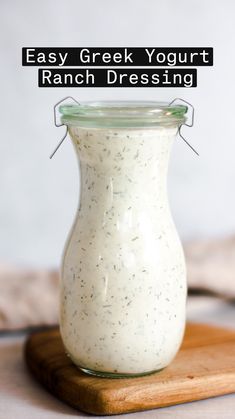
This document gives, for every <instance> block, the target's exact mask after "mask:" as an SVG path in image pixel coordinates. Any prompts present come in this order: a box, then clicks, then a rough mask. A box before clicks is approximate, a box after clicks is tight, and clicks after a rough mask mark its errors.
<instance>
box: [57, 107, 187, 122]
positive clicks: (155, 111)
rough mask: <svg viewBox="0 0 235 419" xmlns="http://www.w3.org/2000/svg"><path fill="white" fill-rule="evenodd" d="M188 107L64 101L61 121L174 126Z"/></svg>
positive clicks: (182, 117) (181, 120) (184, 115)
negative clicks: (68, 102) (67, 102)
mask: <svg viewBox="0 0 235 419" xmlns="http://www.w3.org/2000/svg"><path fill="white" fill-rule="evenodd" d="M187 110H188V107H187V106H184V105H175V104H174V105H172V106H170V105H169V103H167V102H154V101H101V102H82V103H80V104H74V103H73V104H64V105H61V106H60V107H59V111H60V113H61V122H62V123H63V124H66V125H77V126H88V127H106V126H107V127H120V128H121V127H153V126H161V125H164V126H175V125H177V126H178V125H181V124H182V123H184V122H185V117H186V113H187Z"/></svg>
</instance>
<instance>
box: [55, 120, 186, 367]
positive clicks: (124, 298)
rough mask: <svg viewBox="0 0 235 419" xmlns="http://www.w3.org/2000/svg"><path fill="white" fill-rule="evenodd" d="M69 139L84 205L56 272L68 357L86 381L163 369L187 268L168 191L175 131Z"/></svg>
mask: <svg viewBox="0 0 235 419" xmlns="http://www.w3.org/2000/svg"><path fill="white" fill-rule="evenodd" d="M69 131H70V135H71V137H72V139H73V143H74V146H75V149H76V151H77V153H78V155H79V160H80V171H81V197H80V206H79V210H78V213H77V217H76V221H75V223H74V226H73V229H72V232H71V234H70V237H69V239H68V242H67V246H66V249H65V253H64V260H63V266H62V279H61V334H62V338H63V342H64V345H65V348H66V350H67V352H68V354H69V355H70V356H71V358H72V360H73V361H74V363H75V364H77V365H78V366H79V367H81V368H84V369H85V370H90V371H91V372H92V371H93V372H100V373H111V374H121V375H128V374H143V373H147V372H151V371H156V370H160V369H162V368H164V367H165V366H167V365H168V364H169V363H170V362H171V360H172V359H173V357H174V356H175V354H176V352H177V350H178V349H179V346H180V344H181V341H182V336H183V332H184V326H185V300H186V279H185V263H184V256H183V251H182V247H181V244H180V241H179V238H178V235H177V233H176V230H175V227H174V224H173V221H172V218H171V215H170V212H169V208H168V200H167V187H166V177H167V167H168V160H169V153H170V148H171V144H172V141H173V138H174V136H175V134H176V131H177V127H174V128H172V127H156V128H143V129H141V128H138V129H136V128H133V129H132V128H117V129H115V128H81V127H76V126H70V129H69Z"/></svg>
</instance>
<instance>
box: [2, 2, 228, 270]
mask: <svg viewBox="0 0 235 419" xmlns="http://www.w3.org/2000/svg"><path fill="white" fill-rule="evenodd" d="M0 7H1V18H0V19H1V21H0V28H1V32H2V35H1V37H0V45H1V59H2V60H1V62H2V64H1V78H0V82H1V112H0V115H1V141H0V167H1V175H0V236H1V239H0V259H1V260H5V261H15V262H17V263H21V264H28V265H36V266H42V265H43V266H57V265H58V264H59V260H60V256H61V251H62V248H63V245H64V242H65V238H66V236H67V233H68V230H69V228H70V226H71V223H72V220H73V216H74V213H75V209H76V205H77V200H78V194H79V182H78V173H77V164H76V158H75V155H74V151H73V149H72V146H71V144H70V142H69V140H67V141H66V142H65V143H64V145H63V147H61V149H60V151H59V152H58V153H57V155H56V156H55V157H54V159H53V160H52V161H50V160H49V154H50V153H51V151H52V150H53V148H54V147H55V145H56V144H57V142H58V141H59V139H60V138H61V136H62V134H63V128H55V127H54V126H53V111H52V110H53V105H54V103H56V102H57V101H58V100H60V99H61V98H63V97H64V96H66V95H68V94H71V95H74V97H76V98H77V99H79V100H93V99H94V100H96V99H151V100H171V99H172V98H174V97H182V98H184V99H186V100H188V101H189V102H191V103H193V104H194V106H195V112H196V119H195V126H194V128H193V129H189V128H188V129H187V128H185V129H184V130H183V132H184V134H185V136H187V138H188V139H189V140H190V142H191V143H192V144H193V145H194V146H195V147H196V148H197V150H199V152H200V158H197V157H196V156H195V155H194V154H193V153H192V152H191V151H190V150H189V149H188V148H187V147H186V146H185V145H184V143H183V142H182V140H180V139H177V140H176V142H175V146H174V150H173V153H172V159H171V165H170V173H169V195H170V201H171V207H172V212H173V215H174V218H175V222H176V225H177V227H178V229H179V232H180V234H181V237H182V238H183V239H184V240H188V239H191V238H195V237H210V236H220V235H226V234H230V233H232V232H233V231H234V230H235V200H234V180H235V165H234V160H235V157H234V152H235V138H234V106H235V104H234V94H235V92H234V76H233V68H234V65H235V58H234V12H235V3H234V1H233V0H223V1H222V0H208V1H203V0H198V1H196V0H195V1H194V0H178V1H175V0H160V1H159V0H158V1H155V0H148V1H139V0H123V1H115V2H114V1H111V0H99V1H95V0H94V1H91V0H90V1H84V0H83V1H78V0H57V1H52V0H41V1H37V2H33V1H30V0H28V1H27V0H19V1H17V0H1V6H0ZM23 46H28V47H30V46H32V47H34V46H35V47H36V46H39V47H40V46H41V47H43V46H45V47H46V46H48V47H49V46H54V47H55V46H58V47H62V46H64V47H67V46H74V47H76V46H82V47H86V46H97V47H99V46H123V47H125V46H143V47H146V46H148V47H151V46H152V47H164V46H165V47H171V46H172V47H174V46H175V47H180V46H196V47H197V46H200V47H203V46H212V47H214V55H215V60H214V61H215V65H214V67H213V68H211V67H204V68H199V69H198V87H197V88H196V89H186V88H184V89H158V88H150V89H147V88H141V89H137V88H132V89H112V88H110V89H98V88H93V89H88V88H83V89H82V88H80V89H79V88H78V89H63V88H62V89H59V88H56V89H39V88H38V87H37V69H36V68H33V67H25V68H23V67H21V48H22V47H23Z"/></svg>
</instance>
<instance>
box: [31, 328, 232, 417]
mask: <svg viewBox="0 0 235 419" xmlns="http://www.w3.org/2000/svg"><path fill="white" fill-rule="evenodd" d="M25 359H26V363H27V365H28V367H29V369H30V371H31V372H32V374H33V375H34V376H35V378H36V379H37V380H38V381H40V383H41V384H42V385H43V386H45V387H46V388H47V389H48V390H49V391H50V392H51V393H53V394H54V395H55V396H56V397H58V398H59V399H60V400H63V401H64V402H66V403H68V404H69V405H71V406H73V407H75V408H77V409H79V410H83V411H85V412H88V413H93V414H96V415H112V414H118V413H127V412H136V411H141V410H147V409H154V408H158V407H163V406H169V405H174V404H178V403H185V402H189V401H193V400H200V399H205V398H208V397H212V396H219V395H222V394H227V393H233V392H235V331H230V330H226V329H221V328H217V327H211V326H207V325H202V324H188V325H187V328H186V333H185V337H184V341H183V344H182V347H181V349H180V351H179V353H178V355H177V356H176V358H175V359H174V361H173V362H172V364H171V365H170V366H169V367H168V368H166V369H165V370H163V371H161V372H159V373H155V374H152V375H149V376H145V377H141V378H127V379H110V378H97V377H92V376H88V375H86V374H84V373H82V372H80V371H79V370H78V369H77V368H76V367H75V366H74V365H73V364H72V362H71V360H70V359H69V358H68V357H67V356H66V355H65V352H64V348H63V344H62V341H61V338H60V334H59V330H58V328H56V329H50V330H46V331H43V332H36V333H33V334H32V335H31V336H29V338H28V340H27V342H26V345H25Z"/></svg>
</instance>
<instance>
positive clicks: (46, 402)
mask: <svg viewBox="0 0 235 419" xmlns="http://www.w3.org/2000/svg"><path fill="white" fill-rule="evenodd" d="M188 319H189V320H193V321H198V322H204V323H211V324H217V325H222V326H227V327H232V328H235V304H234V303H233V304H229V303H226V302H224V301H222V300H219V299H216V298H209V297H190V299H189V304H188ZM25 338H26V333H17V334H0V419H37V418H38V419H54V418H60V417H61V418H64V419H67V418H71V417H72V416H77V417H94V416H91V415H87V414H85V413H82V412H79V411H76V410H74V409H72V408H70V407H69V406H67V405H66V404H64V403H62V402H60V401H59V400H57V399H56V398H55V397H53V396H52V395H50V394H49V393H47V391H46V390H44V389H43V388H42V387H40V385H39V384H38V383H37V382H36V381H34V379H33V378H32V377H31V376H30V374H29V373H28V371H27V369H26V366H25V363H24V359H23V344H24V341H25ZM234 410H235V394H232V395H228V396H223V397H216V398H213V399H207V400H202V401H197V402H193V403H186V404H181V405H177V406H171V407H166V408H162V409H155V410H151V411H145V412H141V413H132V414H126V415H118V416H114V417H115V418H117V417H121V418H123V419H124V418H126V417H128V418H132V419H135V418H137V417H138V418H140V419H145V418H156V419H161V418H174V419H178V418H179V419H184V418H187V419H196V418H197V419H202V418H203V419H207V418H210V419H232V418H234ZM106 417H107V416H106Z"/></svg>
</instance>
